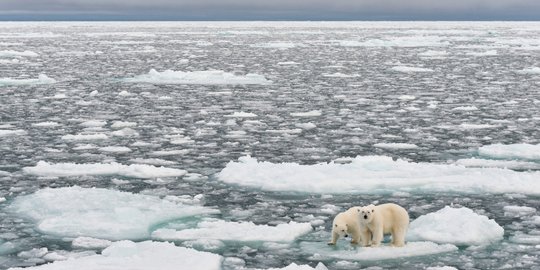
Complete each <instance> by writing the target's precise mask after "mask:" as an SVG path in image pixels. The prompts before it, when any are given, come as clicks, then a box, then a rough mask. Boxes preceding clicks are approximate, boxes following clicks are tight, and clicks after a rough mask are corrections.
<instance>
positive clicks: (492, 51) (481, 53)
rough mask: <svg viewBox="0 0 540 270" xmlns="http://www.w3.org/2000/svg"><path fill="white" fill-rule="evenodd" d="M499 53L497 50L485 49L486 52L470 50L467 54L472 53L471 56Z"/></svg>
mask: <svg viewBox="0 0 540 270" xmlns="http://www.w3.org/2000/svg"><path fill="white" fill-rule="evenodd" d="M497 54H498V53H497V50H489V51H485V52H469V53H467V55H471V56H496V55H497Z"/></svg>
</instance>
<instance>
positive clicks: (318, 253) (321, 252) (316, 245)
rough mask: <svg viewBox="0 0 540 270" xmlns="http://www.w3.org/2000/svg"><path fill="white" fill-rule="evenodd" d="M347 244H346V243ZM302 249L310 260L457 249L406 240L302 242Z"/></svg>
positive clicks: (386, 256)
mask: <svg viewBox="0 0 540 270" xmlns="http://www.w3.org/2000/svg"><path fill="white" fill-rule="evenodd" d="M347 245H348V244H347ZM300 246H301V248H302V251H303V252H304V253H306V254H312V255H311V257H310V259H311V260H322V261H324V260H331V259H339V260H351V261H380V260H391V259H397V258H407V257H416V256H426V255H433V254H439V253H447V252H453V251H457V250H458V248H457V247H456V246H454V245H452V244H436V243H433V242H408V243H406V244H405V246H403V247H399V248H396V247H392V246H386V245H384V246H380V247H376V248H373V247H354V246H347V247H341V246H339V245H338V246H337V247H336V246H327V245H326V243H321V242H302V243H301V244H300Z"/></svg>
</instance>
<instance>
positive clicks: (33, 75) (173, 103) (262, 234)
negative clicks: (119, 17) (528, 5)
mask: <svg viewBox="0 0 540 270" xmlns="http://www.w3.org/2000/svg"><path fill="white" fill-rule="evenodd" d="M539 35H540V23H538V22H50V23H45V22H40V23H37V22H36V23H30V22H2V23H0V157H1V158H0V183H1V185H0V269H9V268H12V269H20V268H22V269H24V268H26V267H31V269H73V268H74V267H76V268H80V269H93V267H94V266H95V265H96V264H99V265H103V267H104V268H107V269H127V268H133V269H148V268H156V269H157V268H160V269H224V270H240V269H242V270H243V269H289V270H290V269H319V270H323V269H364V268H368V269H498V268H502V269H537V268H538V265H540V258H539V257H538V245H539V244H540V240H539V239H540V237H539V235H540V233H539V230H540V228H539V226H540V216H539V212H538V210H537V209H540V199H539V195H540V155H539V153H540V148H539V147H540V128H539V126H540V90H539V89H540V88H539V86H540V62H539V61H538V59H539V57H540V41H539V40H538V39H537V38H536V37H538V36H539ZM386 202H393V203H397V204H400V205H402V206H403V207H404V208H406V209H407V210H408V211H409V215H410V217H411V224H410V230H409V233H408V235H407V239H408V243H407V245H406V247H404V248H401V249H397V248H392V247H389V239H388V238H387V239H386V240H385V243H384V244H383V247H381V248H362V247H356V246H351V245H350V244H349V243H348V242H349V241H350V238H347V239H340V240H339V242H338V244H337V245H336V246H328V245H327V244H326V243H327V242H328V241H329V240H330V237H331V234H330V231H331V226H332V220H333V218H334V216H335V215H336V214H337V213H339V212H341V211H344V210H346V209H348V208H349V207H351V206H358V205H367V204H371V203H374V204H380V203H386Z"/></svg>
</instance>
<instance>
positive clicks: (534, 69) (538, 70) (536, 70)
mask: <svg viewBox="0 0 540 270" xmlns="http://www.w3.org/2000/svg"><path fill="white" fill-rule="evenodd" d="M517 73H521V74H540V67H530V68H524V69H522V70H518V71H517Z"/></svg>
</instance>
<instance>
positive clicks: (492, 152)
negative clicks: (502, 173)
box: [478, 143, 540, 160]
mask: <svg viewBox="0 0 540 270" xmlns="http://www.w3.org/2000/svg"><path fill="white" fill-rule="evenodd" d="M478 154H479V155H480V156H484V157H490V158H500V159H526V160H540V144H527V143H516V144H500V143H497V144H492V145H485V146H482V147H480V148H478Z"/></svg>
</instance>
